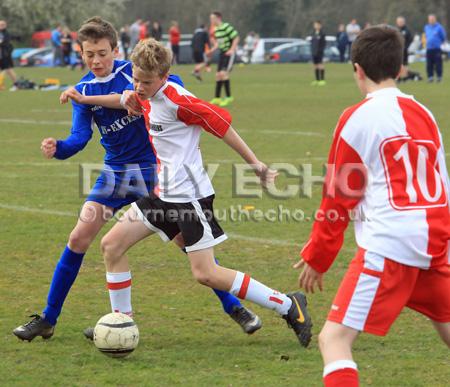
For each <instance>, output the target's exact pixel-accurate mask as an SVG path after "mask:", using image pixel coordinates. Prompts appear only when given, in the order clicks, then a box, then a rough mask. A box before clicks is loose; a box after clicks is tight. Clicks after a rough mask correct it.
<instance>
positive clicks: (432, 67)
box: [424, 14, 447, 82]
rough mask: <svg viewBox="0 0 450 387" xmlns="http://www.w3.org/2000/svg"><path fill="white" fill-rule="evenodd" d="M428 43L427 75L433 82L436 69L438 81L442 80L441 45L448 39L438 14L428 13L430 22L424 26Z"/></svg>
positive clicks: (429, 80)
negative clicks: (438, 19) (437, 18)
mask: <svg viewBox="0 0 450 387" xmlns="http://www.w3.org/2000/svg"><path fill="white" fill-rule="evenodd" d="M424 32H425V39H426V45H427V76H428V82H433V80H434V72H435V71H436V76H437V81H438V82H440V81H441V80H442V51H441V45H442V44H443V43H444V42H445V40H446V39H447V36H446V33H445V30H444V27H442V25H441V24H440V23H438V22H437V20H436V15H433V14H431V15H428V24H427V25H425V28H424Z"/></svg>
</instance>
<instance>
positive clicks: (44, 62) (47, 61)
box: [34, 51, 78, 67]
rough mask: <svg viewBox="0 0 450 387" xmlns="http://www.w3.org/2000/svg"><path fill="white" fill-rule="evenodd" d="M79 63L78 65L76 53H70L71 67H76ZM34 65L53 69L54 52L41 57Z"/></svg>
mask: <svg viewBox="0 0 450 387" xmlns="http://www.w3.org/2000/svg"><path fill="white" fill-rule="evenodd" d="M77 63H78V59H77V55H76V53H75V52H74V51H72V52H71V53H70V63H69V65H76V64H77ZM34 65H35V66H40V67H53V52H50V53H48V54H46V55H43V56H41V57H40V58H39V59H38V60H37V61H36V63H35V64H34Z"/></svg>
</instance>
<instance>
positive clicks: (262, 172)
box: [253, 162, 279, 188]
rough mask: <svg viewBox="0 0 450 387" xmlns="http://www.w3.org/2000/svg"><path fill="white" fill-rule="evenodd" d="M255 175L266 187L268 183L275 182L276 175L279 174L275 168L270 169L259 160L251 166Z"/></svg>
mask: <svg viewBox="0 0 450 387" xmlns="http://www.w3.org/2000/svg"><path fill="white" fill-rule="evenodd" d="M253 169H254V171H255V174H256V176H258V177H259V180H260V182H261V185H262V186H263V187H264V188H266V187H267V186H268V185H269V184H273V183H274V182H275V179H276V177H277V176H278V175H279V173H278V171H277V170H275V169H270V168H269V167H268V166H267V165H266V164H264V163H262V162H259V163H258V164H256V165H255V166H254V167H253Z"/></svg>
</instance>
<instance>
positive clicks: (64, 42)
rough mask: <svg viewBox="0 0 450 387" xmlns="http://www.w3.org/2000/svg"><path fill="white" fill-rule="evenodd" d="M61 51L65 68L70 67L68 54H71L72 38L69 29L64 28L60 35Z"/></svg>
mask: <svg viewBox="0 0 450 387" xmlns="http://www.w3.org/2000/svg"><path fill="white" fill-rule="evenodd" d="M61 51H62V57H63V62H64V64H65V65H66V66H70V54H71V53H72V36H71V35H70V29H69V28H67V27H64V28H63V30H62V33H61Z"/></svg>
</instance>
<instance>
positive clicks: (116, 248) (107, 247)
mask: <svg viewBox="0 0 450 387" xmlns="http://www.w3.org/2000/svg"><path fill="white" fill-rule="evenodd" d="M117 242H118V241H117V240H115V239H114V238H112V237H111V236H109V235H108V234H106V235H105V236H104V237H103V238H102V240H101V242H100V249H101V251H102V254H103V257H104V259H105V261H114V259H115V257H116V256H120V244H119V243H117Z"/></svg>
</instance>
